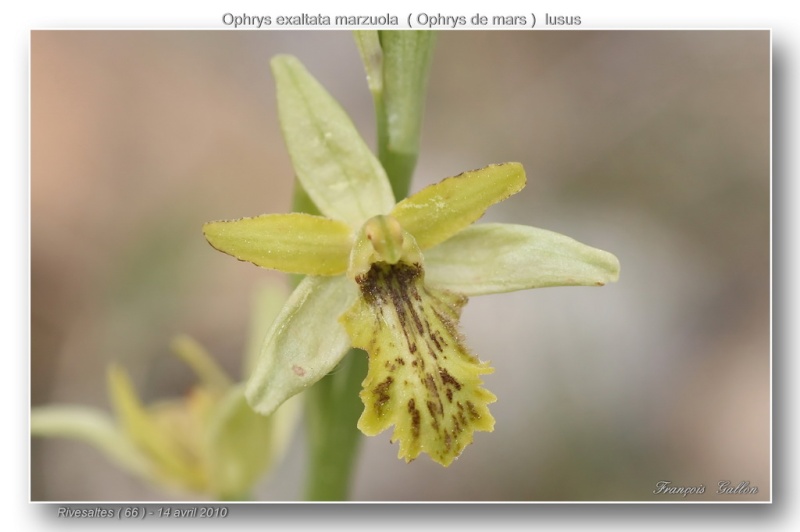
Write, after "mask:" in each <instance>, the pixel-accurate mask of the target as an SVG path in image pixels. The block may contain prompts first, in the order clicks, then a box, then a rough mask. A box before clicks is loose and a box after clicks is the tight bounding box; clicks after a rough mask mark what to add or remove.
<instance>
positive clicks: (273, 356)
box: [246, 276, 356, 415]
mask: <svg viewBox="0 0 800 532" xmlns="http://www.w3.org/2000/svg"><path fill="white" fill-rule="evenodd" d="M355 294H356V288H355V285H354V284H353V282H352V281H351V280H350V279H349V278H347V277H345V276H337V277H306V278H305V279H303V281H302V282H301V283H300V284H299V285H298V286H297V288H295V290H294V292H292V295H291V296H290V297H289V300H288V301H287V302H286V304H285V305H284V307H283V309H282V310H281V313H280V314H279V315H278V317H277V318H276V319H275V323H273V325H272V328H271V329H270V331H269V333H267V336H266V338H265V340H264V345H263V347H262V348H261V354H260V355H259V358H258V361H257V362H256V366H255V369H254V371H253V374H252V375H251V376H250V379H249V381H248V382H247V388H246V395H247V400H248V402H249V403H250V406H252V407H253V409H255V410H256V411H257V412H259V413H261V414H263V415H269V414H271V413H272V412H274V411H275V409H276V408H278V406H280V404H281V403H283V402H284V401H285V400H286V399H288V398H289V397H291V396H293V395H295V394H297V393H300V392H302V391H303V390H305V389H306V388H307V387H309V386H311V385H312V384H314V383H315V382H317V381H318V380H319V379H321V378H322V377H324V376H325V374H327V373H328V372H329V371H331V370H332V369H333V368H334V367H335V366H336V364H337V363H338V362H339V361H340V360H341V359H342V357H343V356H344V355H345V353H346V352H347V349H348V348H349V347H350V339H349V338H348V337H347V333H346V332H345V330H344V327H342V325H341V324H340V323H339V322H338V318H339V316H340V315H341V314H342V313H343V312H344V311H345V310H346V309H347V308H348V307H349V306H350V304H351V303H352V300H353V298H354V296H355Z"/></svg>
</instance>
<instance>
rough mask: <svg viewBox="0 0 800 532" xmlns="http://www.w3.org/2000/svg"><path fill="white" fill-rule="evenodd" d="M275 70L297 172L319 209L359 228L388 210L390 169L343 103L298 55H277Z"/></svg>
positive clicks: (390, 202)
mask: <svg viewBox="0 0 800 532" xmlns="http://www.w3.org/2000/svg"><path fill="white" fill-rule="evenodd" d="M272 71H273V73H274V75H275V82H276V86H277V94H278V115H279V118H280V122H281V129H282V130H283V136H284V139H285V140H286V146H287V148H288V150H289V155H290V157H291V159H292V164H293V166H294V170H295V174H296V175H297V178H298V179H299V180H300V182H301V183H302V184H303V188H305V190H306V192H307V193H308V195H309V196H310V197H311V199H312V200H313V201H314V203H315V204H316V206H317V207H318V208H319V210H320V212H321V213H322V214H324V215H325V216H328V217H330V218H335V219H337V220H343V221H345V222H347V223H348V224H349V225H350V226H351V227H352V228H354V229H355V228H358V227H360V226H361V224H362V223H364V221H365V220H367V219H368V218H370V217H372V216H374V215H376V214H385V213H386V212H388V211H389V210H390V209H391V208H392V206H393V205H394V196H393V195H392V189H391V186H390V185H389V180H388V179H387V177H386V172H384V170H383V167H382V166H381V164H380V162H378V159H377V158H376V157H375V156H374V155H373V154H372V152H371V151H370V149H369V147H368V146H367V145H366V143H365V142H364V140H363V139H362V138H361V135H359V133H358V131H357V130H356V128H355V126H354V125H353V123H352V122H351V121H350V118H349V117H348V116H347V113H345V112H344V110H343V109H342V108H341V106H340V105H339V103H338V102H336V100H334V98H333V97H332V96H331V95H330V94H329V93H328V91H326V90H325V88H324V87H323V86H322V85H320V83H319V82H318V81H317V80H316V79H314V77H313V76H312V75H311V74H309V73H308V71H307V70H306V69H305V67H304V66H303V65H302V64H301V63H300V61H298V60H297V58H295V57H292V56H287V55H281V56H277V57H275V58H274V59H273V60H272Z"/></svg>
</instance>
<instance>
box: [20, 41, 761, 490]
mask: <svg viewBox="0 0 800 532" xmlns="http://www.w3.org/2000/svg"><path fill="white" fill-rule="evenodd" d="M277 53H291V54H294V55H296V56H298V57H299V58H300V59H301V61H303V63H304V64H305V65H306V67H307V68H308V69H309V71H310V72H311V73H312V74H314V75H315V76H316V77H317V78H318V79H319V80H320V81H321V82H322V83H323V85H325V86H326V87H327V88H328V90H329V91H330V92H331V93H332V94H333V95H334V96H335V97H336V98H337V99H339V101H340V102H341V103H342V105H343V106H344V108H345V109H346V110H347V111H348V112H349V113H350V114H351V116H352V118H353V120H354V122H355V124H356V126H357V127H358V128H359V130H360V131H361V132H362V133H363V135H364V137H365V138H366V139H367V140H368V141H369V142H370V143H371V145H373V146H374V132H375V128H374V124H373V120H374V118H373V111H372V101H371V97H370V95H369V93H368V90H367V87H366V82H365V79H364V73H363V68H362V66H361V63H360V59H359V57H358V53H357V51H356V48H355V45H354V43H353V39H352V36H351V34H350V33H349V32H340V31H324V32H311V31H303V32H286V31H280V32H277V31H276V32H269V31H238V32H232V31H218V32H198V31H118V32H113V31H34V32H33V33H32V39H31V124H32V125H31V189H30V190H31V197H30V202H31V313H32V315H31V403H32V406H38V405H45V404H53V403H70V404H81V405H88V406H95V407H97V408H102V409H108V408H109V403H108V399H107V395H106V387H105V371H106V368H107V365H108V364H109V363H110V362H112V361H114V362H118V363H119V364H121V365H123V366H124V367H125V368H127V369H128V370H129V371H130V372H131V374H132V377H133V379H134V382H135V384H136V386H137V389H138V391H139V392H140V394H141V395H142V396H143V397H144V398H145V400H146V401H152V400H158V399H162V398H167V397H175V396H180V395H181V394H183V393H185V392H186V390H188V389H189V387H190V386H191V385H192V384H193V382H194V380H195V379H194V376H193V374H192V373H191V372H190V370H188V369H187V368H186V367H185V366H184V365H183V364H182V363H181V362H179V361H178V360H176V359H175V357H174V356H172V354H171V353H170V351H169V342H170V339H171V338H172V337H173V336H174V335H175V334H178V333H187V334H190V335H192V336H193V337H194V338H196V339H197V340H198V341H200V342H201V343H202V344H203V345H205V346H206V347H207V348H208V349H209V350H210V351H211V352H212V353H213V354H214V355H215V356H216V357H217V359H218V360H219V361H220V363H221V364H222V365H223V366H224V367H225V368H226V369H227V370H228V371H229V372H230V373H231V374H232V375H234V376H236V377H237V378H238V377H239V376H240V373H239V372H240V364H241V357H242V352H243V350H244V348H245V344H246V341H247V330H248V320H249V313H250V310H251V306H252V295H253V292H254V290H255V289H256V287H258V286H259V285H261V284H263V283H278V284H281V283H286V279H285V278H284V277H283V276H282V274H278V273H274V272H270V271H267V270H262V269H259V268H256V267H254V266H252V265H250V264H246V263H241V262H238V261H236V260H232V259H231V258H230V257H228V256H225V255H223V254H221V253H218V252H215V251H214V250H213V249H212V248H211V247H210V246H209V245H208V244H207V243H206V242H205V240H204V238H203V236H202V233H201V226H202V224H203V223H204V222H206V221H210V220H215V219H226V218H238V217H242V216H254V215H258V214H262V213H267V212H288V211H289V210H290V202H291V186H292V178H293V174H292V169H291V166H290V163H289V158H288V155H287V153H286V150H285V146H284V144H283V140H282V138H281V136H280V130H279V125H278V121H277V116H276V104H275V92H274V87H273V80H272V77H271V74H270V72H269V60H270V57H272V56H273V55H275V54H277ZM770 59H771V57H770V35H769V33H768V32H767V31H615V32H606V31H567V32H557V31H514V32H504V31H485V32H474V31H450V32H442V33H440V34H439V39H438V42H437V47H436V50H435V53H434V60H433V67H432V71H431V76H430V82H429V93H428V99H427V109H426V115H425V121H424V126H423V134H422V148H421V154H420V159H419V164H418V168H417V173H416V177H415V181H414V183H413V190H418V189H420V188H422V187H423V186H425V185H427V184H429V183H433V182H436V181H439V180H440V179H442V178H444V177H446V176H450V175H456V174H458V173H460V172H462V171H464V170H468V169H473V168H478V167H481V166H485V165H486V164H489V163H499V162H505V161H519V162H521V163H522V164H523V165H524V166H525V169H526V171H527V175H528V185H527V187H526V188H525V190H523V191H522V192H521V193H520V194H518V195H516V196H514V197H513V198H511V199H509V200H507V201H505V202H503V203H501V204H499V205H497V206H495V207H493V208H492V209H490V211H489V212H488V213H487V215H486V216H485V217H484V220H487V221H501V222H509V223H519V224H528V225H534V226H537V227H542V228H546V229H550V230H553V231H557V232H560V233H564V234H567V235H569V236H571V237H573V238H576V239H578V240H580V241H582V242H584V243H587V244H589V245H593V246H595V247H599V248H601V249H604V250H608V251H611V252H613V253H615V254H616V255H617V257H619V259H620V262H621V265H622V270H621V276H620V280H619V282H618V283H617V284H613V285H609V286H606V287H603V288H585V287H567V288H548V289H543V290H532V291H526V292H518V293H512V294H501V295H492V296H484V297H478V298H473V299H472V300H470V303H469V304H468V305H467V307H466V309H465V311H464V318H463V320H462V330H463V332H464V334H465V335H466V338H467V342H468V345H470V346H471V347H472V348H473V350H474V351H475V352H476V353H477V354H478V355H479V356H480V357H481V358H482V359H483V360H489V361H491V363H492V365H493V366H494V367H495V370H496V371H495V373H494V374H493V375H489V376H487V377H486V378H485V383H486V387H487V388H488V389H489V390H491V391H493V392H494V393H495V394H496V395H497V396H498V401H497V403H495V404H494V405H492V412H493V414H494V416H495V418H496V421H497V423H496V427H495V431H494V432H493V433H476V436H475V441H474V443H473V444H472V445H471V446H470V447H468V448H467V449H466V450H465V452H464V453H463V455H462V456H461V457H460V458H459V460H458V461H457V462H456V463H454V464H453V465H452V466H451V467H450V468H449V469H443V468H442V467H441V466H439V465H437V464H435V463H433V462H432V461H431V460H429V459H428V458H427V456H421V457H420V458H419V459H417V460H416V461H414V462H412V463H411V464H405V463H404V462H402V461H399V460H398V459H397V458H396V454H397V446H396V445H391V444H390V443H389V438H390V432H385V433H383V434H381V435H379V436H377V437H373V438H366V437H365V438H362V452H361V455H360V458H359V461H358V465H357V469H356V471H355V478H354V483H353V492H352V498H353V500H386V501H413V500H424V501H427V500H442V501H450V500H453V501H455V500H490V501H503V500H510V501H550V500H568V501H583V500H657V501H664V500H669V501H676V500H684V499H682V498H680V497H678V496H664V495H655V494H653V490H655V488H656V483H657V482H658V481H660V480H667V481H671V482H673V484H674V485H677V486H698V485H701V484H702V485H704V486H705V487H706V493H705V494H704V495H703V496H694V497H689V498H688V500H703V501H708V500H715V499H719V500H736V501H739V500H748V501H752V500H768V499H769V498H770V495H771V494H770V484H771V474H770V472H771V470H770V446H771V438H770V434H771V432H770V431H771V408H770V407H771V403H770V395H771V394H770V391H771V390H770V369H771V366H770V364H771V357H770V355H771V350H770ZM304 453H305V442H304V437H303V430H302V427H301V428H300V429H299V430H298V432H297V434H296V435H295V438H294V440H293V443H292V445H291V450H290V451H289V453H288V455H287V457H286V459H285V460H284V461H283V462H282V463H281V464H280V465H279V466H278V467H276V469H274V470H273V472H272V474H271V475H269V476H268V477H265V479H264V481H263V482H262V483H261V484H260V486H259V488H258V490H257V493H256V497H255V498H256V499H261V500H298V499H301V498H302V484H303V478H304V475H305V455H304ZM722 480H728V481H730V482H731V483H732V485H733V486H735V485H737V484H738V483H739V482H742V481H746V482H749V483H750V486H751V487H752V486H757V487H758V494H756V495H749V496H742V495H727V496H718V495H716V494H715V493H716V490H717V483H718V482H719V481H722ZM182 498H183V499H185V500H191V499H193V498H194V497H193V496H192V495H180V494H177V495H176V494H172V493H163V492H160V491H156V490H154V489H152V488H151V487H149V486H148V485H146V484H144V483H142V482H140V481H139V480H137V479H134V478H131V477H129V476H127V475H126V474H125V473H122V472H120V471H119V470H117V469H116V468H115V467H114V466H113V465H112V464H110V463H109V462H108V461H107V460H106V459H105V457H104V456H103V455H101V454H100V453H99V452H98V451H96V450H95V449H94V448H91V447H89V446H87V445H85V444H82V443H77V442H73V441H69V440H60V439H58V440H56V439H48V440H43V439H38V438H37V439H34V440H32V442H31V499H32V500H69V501H81V500H96V501H105V500H123V501H124V500H169V499H175V500H181V499H182Z"/></svg>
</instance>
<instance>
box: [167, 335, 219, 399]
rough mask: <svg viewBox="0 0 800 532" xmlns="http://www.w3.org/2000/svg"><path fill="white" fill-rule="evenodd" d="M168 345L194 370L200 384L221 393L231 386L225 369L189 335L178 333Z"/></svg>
mask: <svg viewBox="0 0 800 532" xmlns="http://www.w3.org/2000/svg"><path fill="white" fill-rule="evenodd" d="M170 347H171V348H172V351H173V353H175V354H176V355H177V356H178V357H179V358H180V359H181V360H183V361H184V362H185V363H186V364H187V365H188V366H189V367H190V368H192V369H193V370H194V372H195V374H196V375H197V377H198V378H199V379H200V382H201V383H202V386H204V387H206V388H208V389H209V390H213V391H215V392H217V393H223V392H224V391H225V390H227V389H228V388H230V387H231V386H232V384H233V383H232V382H231V379H230V377H228V374H227V373H225V370H223V369H222V368H221V367H220V366H219V364H217V361H216V360H214V357H212V356H211V354H210V353H209V352H208V351H206V348H205V347H203V346H202V345H200V344H199V343H198V342H197V340H195V339H194V338H192V337H191V336H188V335H186V334H180V335H178V336H176V337H174V338H173V339H172V342H171V344H170Z"/></svg>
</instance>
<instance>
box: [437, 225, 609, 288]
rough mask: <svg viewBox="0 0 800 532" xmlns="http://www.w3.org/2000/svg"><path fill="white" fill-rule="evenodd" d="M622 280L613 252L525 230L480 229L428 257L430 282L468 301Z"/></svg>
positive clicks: (470, 230)
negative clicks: (477, 298)
mask: <svg viewBox="0 0 800 532" xmlns="http://www.w3.org/2000/svg"><path fill="white" fill-rule="evenodd" d="M618 277H619V261H618V260H617V258H616V257H615V256H614V255H612V254H611V253H608V252H606V251H602V250H599V249H596V248H593V247H590V246H587V245H585V244H582V243H580V242H578V241H576V240H573V239H572V238H569V237H567V236H564V235H561V234H558V233H554V232H552V231H546V230H544V229H537V228H535V227H528V226H524V225H509V224H481V225H475V226H472V227H469V228H467V229H465V230H463V231H462V232H460V233H458V234H457V235H455V236H454V237H452V238H450V239H449V240H447V241H446V242H444V243H442V244H440V245H438V246H436V247H435V248H432V249H429V250H428V251H426V252H425V282H426V283H428V284H429V285H431V286H436V287H438V288H445V289H447V290H451V291H453V292H457V293H460V294H465V295H468V296H472V295H481V294H494V293H500V292H511V291H514V290H524V289H528V288H542V287H547V286H575V285H583V286H600V285H604V284H606V283H610V282H614V281H616V280H617V279H618Z"/></svg>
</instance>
